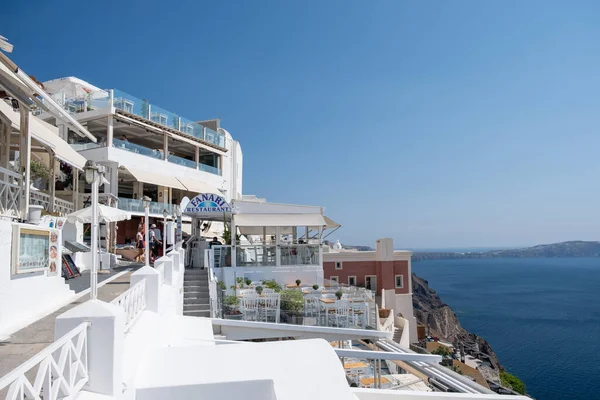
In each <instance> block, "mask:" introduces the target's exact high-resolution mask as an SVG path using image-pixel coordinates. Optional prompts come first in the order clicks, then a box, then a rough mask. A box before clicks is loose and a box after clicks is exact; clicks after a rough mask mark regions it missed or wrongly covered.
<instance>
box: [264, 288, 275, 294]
mask: <svg viewBox="0 0 600 400" xmlns="http://www.w3.org/2000/svg"><path fill="white" fill-rule="evenodd" d="M262 292H263V293H264V294H270V293H275V289H269V288H264V289H263V291H262Z"/></svg>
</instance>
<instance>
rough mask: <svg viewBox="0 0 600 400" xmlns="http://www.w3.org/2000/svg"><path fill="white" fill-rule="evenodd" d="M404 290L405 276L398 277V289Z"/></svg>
mask: <svg viewBox="0 0 600 400" xmlns="http://www.w3.org/2000/svg"><path fill="white" fill-rule="evenodd" d="M402 288H404V275H396V289H402Z"/></svg>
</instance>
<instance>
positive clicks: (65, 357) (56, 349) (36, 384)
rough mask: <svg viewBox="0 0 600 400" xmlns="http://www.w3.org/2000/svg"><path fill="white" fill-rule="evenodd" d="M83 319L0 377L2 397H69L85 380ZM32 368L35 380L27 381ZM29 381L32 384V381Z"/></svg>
mask: <svg viewBox="0 0 600 400" xmlns="http://www.w3.org/2000/svg"><path fill="white" fill-rule="evenodd" d="M88 326H89V322H83V323H81V324H80V325H78V326H77V327H76V328H74V329H73V330H71V331H70V332H69V333H67V334H66V335H64V336H63V337H61V338H60V339H58V340H57V341H55V342H54V343H53V344H51V345H50V346H48V347H46V348H45V349H44V350H42V351H41V352H39V353H38V354H37V355H36V356H34V357H32V358H31V359H30V360H28V361H26V362H25V363H23V364H21V366H19V367H18V368H16V369H15V370H13V371H12V372H11V373H9V374H8V375H6V376H4V377H3V378H2V379H0V391H3V390H4V389H6V388H8V392H7V394H6V397H5V398H6V399H10V400H15V399H19V400H21V399H44V400H54V399H70V398H72V397H73V396H75V395H76V394H77V393H78V392H79V391H80V390H81V388H82V387H83V385H85V384H86V383H87V382H88V380H89V375H88V358H87V354H88V349H87V329H88ZM35 367H38V368H37V373H35V379H33V380H31V377H30V376H28V375H32V372H33V370H34V368H35ZM32 382H33V383H32Z"/></svg>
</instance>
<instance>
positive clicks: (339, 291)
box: [335, 290, 344, 300]
mask: <svg viewBox="0 0 600 400" xmlns="http://www.w3.org/2000/svg"><path fill="white" fill-rule="evenodd" d="M343 295H344V293H342V291H341V290H338V291H337V292H335V297H337V299H338V300H340V299H341V298H342V296H343Z"/></svg>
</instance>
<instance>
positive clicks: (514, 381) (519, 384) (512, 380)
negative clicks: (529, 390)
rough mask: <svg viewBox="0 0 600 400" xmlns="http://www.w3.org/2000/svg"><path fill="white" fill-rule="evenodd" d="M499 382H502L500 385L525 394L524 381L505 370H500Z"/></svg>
mask: <svg viewBox="0 0 600 400" xmlns="http://www.w3.org/2000/svg"><path fill="white" fill-rule="evenodd" d="M500 383H502V386H505V387H507V388H509V389H512V390H514V391H515V392H517V393H521V394H525V383H523V381H522V380H520V379H519V378H517V377H516V376H514V375H512V374H509V373H508V372H506V371H500Z"/></svg>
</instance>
